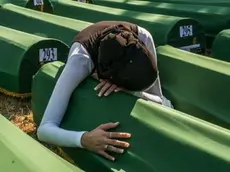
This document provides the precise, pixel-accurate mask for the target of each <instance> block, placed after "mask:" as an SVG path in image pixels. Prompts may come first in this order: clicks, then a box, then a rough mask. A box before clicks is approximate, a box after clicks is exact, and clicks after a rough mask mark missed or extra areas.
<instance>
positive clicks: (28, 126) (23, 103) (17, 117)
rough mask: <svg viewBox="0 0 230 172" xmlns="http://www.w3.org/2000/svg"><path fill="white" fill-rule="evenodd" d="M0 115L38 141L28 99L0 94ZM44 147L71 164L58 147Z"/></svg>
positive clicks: (46, 145) (47, 145)
mask: <svg viewBox="0 0 230 172" xmlns="http://www.w3.org/2000/svg"><path fill="white" fill-rule="evenodd" d="M0 114H1V115H3V116H5V117H6V118H7V119H8V120H10V121H11V122H12V123H13V124H14V125H16V126H17V127H19V128H20V129H21V130H22V131H24V132H25V133H27V134H28V135H29V136H31V137H32V138H34V139H35V140H37V141H38V139H37V136H36V129H37V125H36V124H35V123H34V120H33V113H32V110H31V104H30V99H29V98H27V99H19V98H14V97H9V96H6V95H4V94H2V93H0ZM40 143H41V144H43V145H44V146H45V147H47V148H48V149H50V150H51V151H53V152H54V153H56V154H57V155H59V156H61V157H62V158H64V159H66V160H67V161H69V162H70V163H73V162H72V161H71V160H69V159H67V158H66V157H65V156H64V155H63V154H62V152H60V149H58V147H56V146H53V145H49V144H45V143H42V142H40Z"/></svg>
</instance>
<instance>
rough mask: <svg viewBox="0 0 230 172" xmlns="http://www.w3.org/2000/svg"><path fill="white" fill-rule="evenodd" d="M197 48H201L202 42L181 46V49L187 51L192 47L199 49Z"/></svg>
mask: <svg viewBox="0 0 230 172" xmlns="http://www.w3.org/2000/svg"><path fill="white" fill-rule="evenodd" d="M197 48H200V44H193V45H188V46H184V47H180V49H182V50H185V51H191V50H192V49H197Z"/></svg>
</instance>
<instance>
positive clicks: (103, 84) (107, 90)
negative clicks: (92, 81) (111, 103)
mask: <svg viewBox="0 0 230 172" xmlns="http://www.w3.org/2000/svg"><path fill="white" fill-rule="evenodd" d="M100 88H101V90H100V91H99V93H98V96H99V97H101V96H102V95H104V96H108V95H109V94H111V93H112V92H113V91H114V92H118V91H120V90H121V88H118V87H117V86H116V85H114V84H111V83H110V82H108V81H106V80H102V79H101V80H100V83H99V84H98V85H97V86H96V87H95V88H94V90H96V91H97V90H99V89H100Z"/></svg>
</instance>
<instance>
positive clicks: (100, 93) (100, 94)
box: [98, 82, 112, 97]
mask: <svg viewBox="0 0 230 172" xmlns="http://www.w3.org/2000/svg"><path fill="white" fill-rule="evenodd" d="M111 85H112V84H111V83H109V82H106V84H105V85H103V87H102V89H101V91H100V92H99V94H98V96H99V97H101V96H102V95H103V94H104V93H105V92H106V91H107V90H108V88H109V87H110V86H111Z"/></svg>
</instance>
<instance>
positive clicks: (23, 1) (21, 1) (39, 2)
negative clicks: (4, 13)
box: [0, 0, 53, 13]
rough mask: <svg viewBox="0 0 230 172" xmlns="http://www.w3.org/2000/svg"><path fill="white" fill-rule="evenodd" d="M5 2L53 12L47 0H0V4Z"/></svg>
mask: <svg viewBox="0 0 230 172" xmlns="http://www.w3.org/2000/svg"><path fill="white" fill-rule="evenodd" d="M6 3H12V4H14V5H18V6H21V7H25V8H29V9H33V10H36V11H40V12H47V13H53V5H52V4H51V2H50V1H49V0H0V6H1V5H3V4H6Z"/></svg>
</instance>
